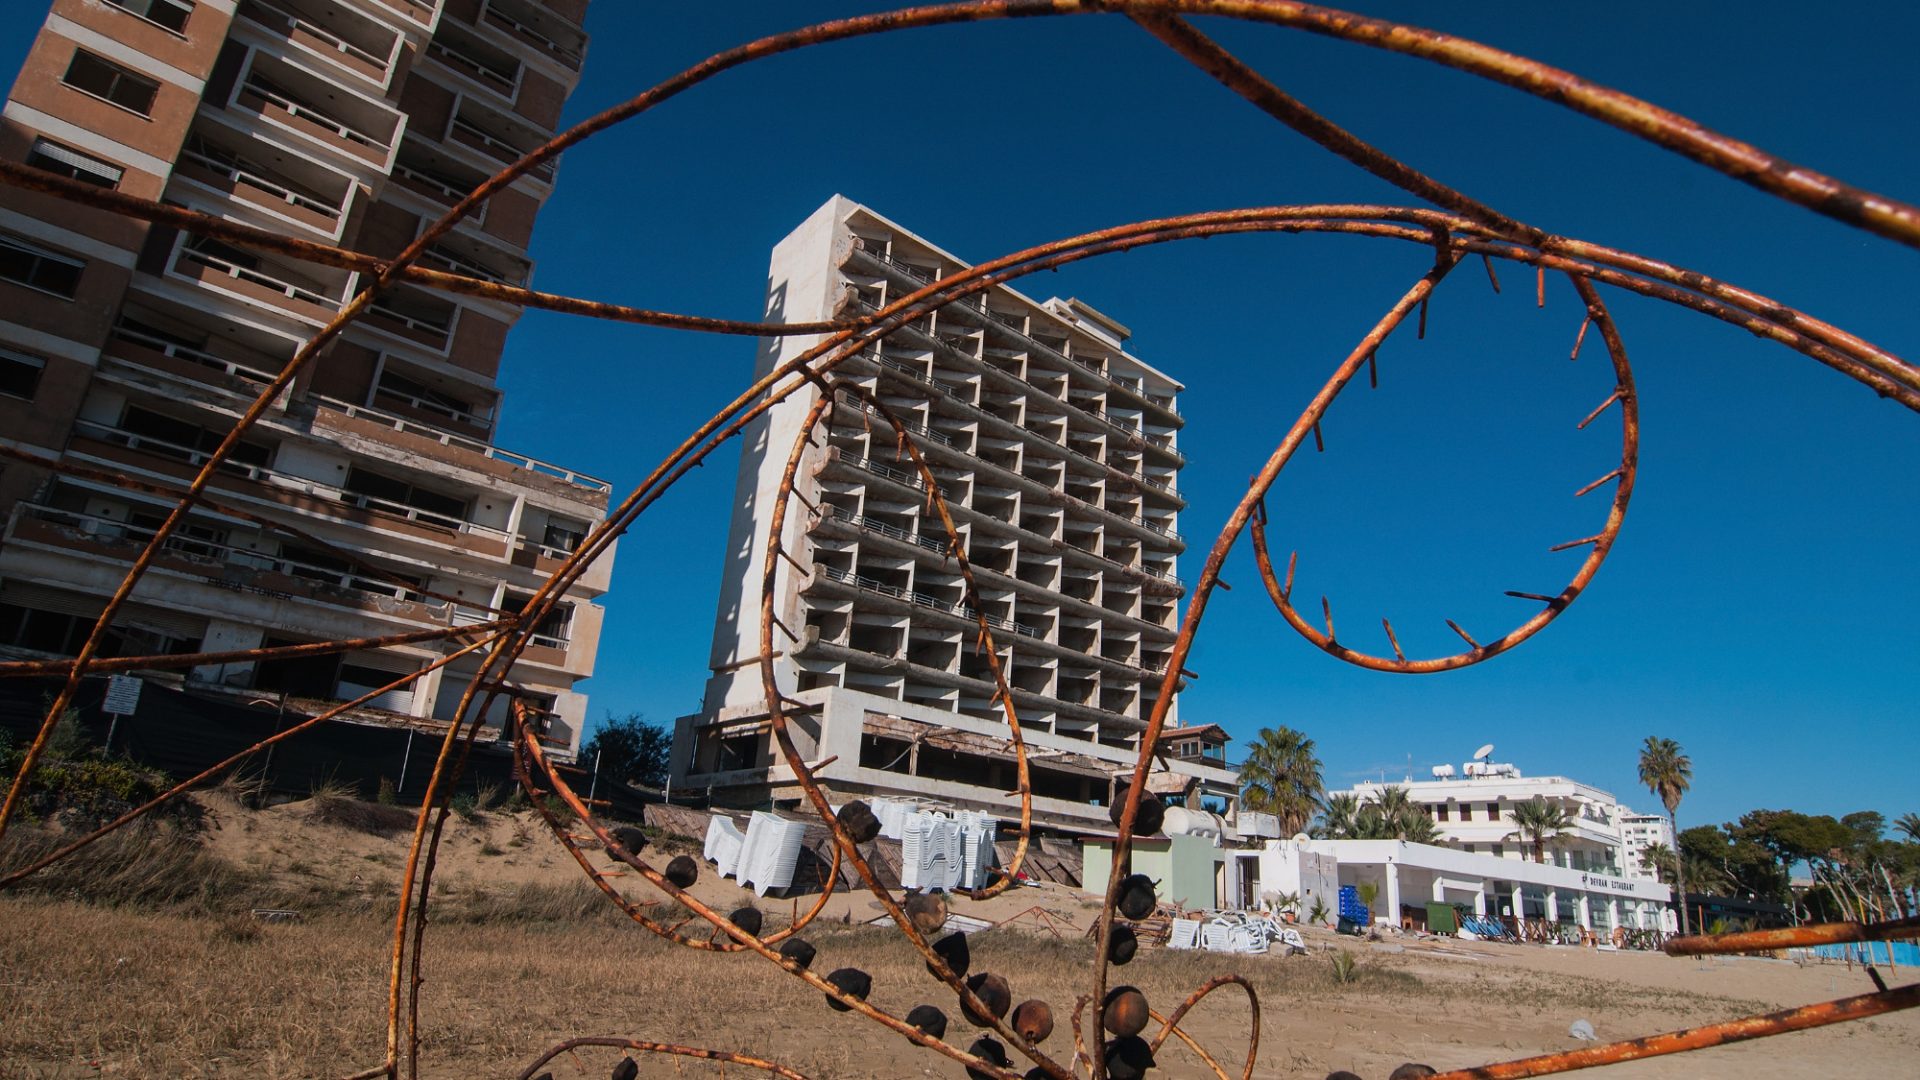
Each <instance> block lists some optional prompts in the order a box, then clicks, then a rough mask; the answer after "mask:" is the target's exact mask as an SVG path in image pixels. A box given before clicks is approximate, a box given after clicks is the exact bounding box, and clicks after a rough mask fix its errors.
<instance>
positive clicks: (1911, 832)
mask: <svg viewBox="0 0 1920 1080" xmlns="http://www.w3.org/2000/svg"><path fill="white" fill-rule="evenodd" d="M1893 827H1894V828H1895V829H1896V830H1898V831H1899V832H1900V833H1901V834H1903V835H1905V836H1906V838H1907V839H1908V840H1912V841H1914V842H1916V843H1920V814H1916V813H1914V812H1913V811H1911V810H1909V811H1907V812H1906V813H1904V814H1901V815H1900V820H1898V821H1896V822H1894V823H1893Z"/></svg>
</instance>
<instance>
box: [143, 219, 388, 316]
mask: <svg viewBox="0 0 1920 1080" xmlns="http://www.w3.org/2000/svg"><path fill="white" fill-rule="evenodd" d="M167 274H168V276H169V277H172V278H176V279H178V280H182V281H187V282H192V283H195V284H198V285H201V286H204V287H206V288H209V289H212V290H214V291H217V292H220V293H224V294H226V295H227V296H230V297H233V298H235V299H237V300H240V301H243V302H245V303H247V304H251V305H253V306H254V307H256V308H260V309H263V310H265V311H268V312H271V313H273V314H277V315H281V316H284V317H287V318H290V319H293V320H295V321H297V322H300V323H302V324H307V325H313V326H323V325H325V324H326V323H327V321H328V320H330V319H332V318H333V316H334V315H335V314H336V313H338V312H339V310H340V308H341V306H342V305H343V304H344V303H345V302H346V297H348V296H351V295H352V290H353V285H354V283H355V281H357V280H358V275H356V274H345V275H344V276H345V281H344V283H343V284H330V283H327V282H324V281H320V280H318V279H315V278H311V277H307V276H305V275H303V274H301V273H300V272H299V271H297V270H294V269H292V268H290V267H285V266H282V265H280V264H279V263H277V262H274V261H272V260H271V259H268V258H265V257H261V256H256V255H253V254H251V253H247V252H241V251H238V250H237V249H233V248H228V247H227V246H226V245H224V244H217V243H214V242H212V241H207V240H204V239H201V238H195V237H189V236H187V235H185V234H182V236H181V237H180V240H179V241H178V243H177V244H176V246H175V248H174V252H173V255H172V257H171V258H170V259H169V260H168V265H167Z"/></svg>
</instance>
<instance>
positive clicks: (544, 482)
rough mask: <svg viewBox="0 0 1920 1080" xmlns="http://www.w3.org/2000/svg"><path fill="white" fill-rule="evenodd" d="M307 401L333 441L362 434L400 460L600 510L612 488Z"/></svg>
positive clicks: (320, 400) (442, 435)
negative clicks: (453, 469) (436, 464)
mask: <svg viewBox="0 0 1920 1080" xmlns="http://www.w3.org/2000/svg"><path fill="white" fill-rule="evenodd" d="M310 400H312V401H314V402H315V403H316V404H318V405H319V406H320V409H319V410H318V411H317V412H316V413H315V414H314V431H315V432H316V433H322V434H326V435H328V436H330V437H334V438H335V441H336V442H337V437H338V436H342V435H359V436H364V437H368V438H372V439H375V440H378V441H381V442H385V443H387V444H389V445H391V446H393V447H395V448H396V449H398V450H400V451H402V454H401V457H402V458H426V459H428V460H433V461H440V462H444V463H446V464H450V465H457V466H460V467H462V468H466V469H469V470H471V471H475V472H481V473H485V474H487V475H488V476H491V477H494V478H497V479H500V480H504V481H507V482H508V483H514V484H522V485H525V486H528V487H533V488H536V489H538V490H543V491H550V492H553V493H555V494H559V495H563V496H565V497H566V498H568V499H569V500H572V501H578V502H586V503H589V504H592V505H595V506H597V507H602V508H604V507H605V506H606V504H607V497H608V496H609V495H611V494H612V493H613V485H612V484H610V483H608V482H607V481H605V480H602V479H600V478H599V477H597V476H588V475H587V474H585V473H582V472H577V471H575V470H573V469H569V468H566V467H564V466H561V465H554V464H552V463H550V462H546V461H542V460H540V459H539V458H536V457H529V456H528V455H526V454H516V453H514V452H513V451H511V450H505V449H502V448H500V447H498V446H494V445H493V444H491V443H487V442H483V441H481V440H479V439H473V438H468V437H466V436H463V435H457V434H455V433H453V432H450V431H445V430H442V429H440V428H436V427H433V426H431V425H428V424H423V423H420V422H419V421H416V420H408V419H406V418H404V417H401V416H396V415H394V414H392V413H388V412H382V411H380V410H379V409H372V408H368V407H367V406H364V405H353V404H350V403H348V402H345V401H339V400H337V399H334V398H329V397H324V396H322V395H318V394H315V395H312V396H311V398H310Z"/></svg>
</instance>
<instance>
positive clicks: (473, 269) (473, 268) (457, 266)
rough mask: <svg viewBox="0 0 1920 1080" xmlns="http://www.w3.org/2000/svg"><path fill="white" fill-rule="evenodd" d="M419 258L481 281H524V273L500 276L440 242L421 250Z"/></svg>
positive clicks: (509, 282) (508, 282)
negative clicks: (509, 277)
mask: <svg viewBox="0 0 1920 1080" xmlns="http://www.w3.org/2000/svg"><path fill="white" fill-rule="evenodd" d="M420 260H421V261H422V262H430V263H439V264H440V265H441V266H442V267H443V268H445V269H446V270H447V271H449V272H451V273H455V274H465V275H466V276H468V277H476V278H479V279H480V280H482V281H491V282H493V283H494V284H495V285H519V284H522V283H523V282H525V281H526V278H525V276H524V275H523V276H521V277H518V278H514V279H512V280H508V279H507V278H504V277H501V276H500V275H499V274H496V273H494V272H493V271H491V270H489V269H487V268H486V267H484V266H481V265H480V264H479V263H477V262H474V261H472V260H471V259H464V258H461V257H460V256H458V255H455V254H454V253H453V252H451V251H448V250H447V249H446V247H445V246H444V245H441V244H435V245H433V246H432V247H430V248H428V249H427V250H426V251H424V252H421V254H420Z"/></svg>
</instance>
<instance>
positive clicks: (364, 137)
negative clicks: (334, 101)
mask: <svg viewBox="0 0 1920 1080" xmlns="http://www.w3.org/2000/svg"><path fill="white" fill-rule="evenodd" d="M241 90H242V91H243V92H244V93H249V94H253V95H254V96H256V97H258V98H260V99H261V100H263V101H265V102H267V103H268V104H270V105H273V106H275V107H276V108H279V109H281V110H284V111H285V112H286V113H287V114H288V115H290V116H292V117H294V118H295V119H298V120H303V121H305V122H306V123H309V124H312V125H313V126H315V127H317V128H320V129H322V130H323V131H326V132H327V133H328V134H330V135H333V136H335V137H337V138H340V139H342V140H345V141H346V142H350V143H352V144H354V145H355V146H364V147H366V148H367V149H369V150H373V151H375V152H377V153H378V154H380V155H381V156H382V157H385V156H386V154H387V152H388V151H389V150H391V149H392V147H391V146H390V145H389V144H387V143H385V142H382V141H381V140H379V139H377V138H375V137H374V136H372V135H369V134H367V133H366V132H364V131H360V130H358V129H356V128H353V127H351V126H349V125H348V124H347V123H346V122H345V121H343V120H340V119H339V118H338V117H335V116H333V115H331V114H329V113H326V112H324V111H322V110H320V109H318V108H315V107H314V106H312V105H303V104H301V103H300V102H297V101H295V100H293V99H292V98H290V97H288V96H286V95H285V94H283V93H281V92H279V91H277V90H274V89H272V88H270V87H267V86H265V85H262V84H261V82H260V81H259V80H257V79H255V78H253V77H252V76H251V75H249V76H248V78H247V81H246V82H245V83H244V84H242V86H241Z"/></svg>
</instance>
